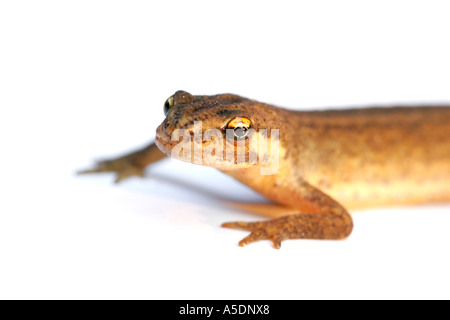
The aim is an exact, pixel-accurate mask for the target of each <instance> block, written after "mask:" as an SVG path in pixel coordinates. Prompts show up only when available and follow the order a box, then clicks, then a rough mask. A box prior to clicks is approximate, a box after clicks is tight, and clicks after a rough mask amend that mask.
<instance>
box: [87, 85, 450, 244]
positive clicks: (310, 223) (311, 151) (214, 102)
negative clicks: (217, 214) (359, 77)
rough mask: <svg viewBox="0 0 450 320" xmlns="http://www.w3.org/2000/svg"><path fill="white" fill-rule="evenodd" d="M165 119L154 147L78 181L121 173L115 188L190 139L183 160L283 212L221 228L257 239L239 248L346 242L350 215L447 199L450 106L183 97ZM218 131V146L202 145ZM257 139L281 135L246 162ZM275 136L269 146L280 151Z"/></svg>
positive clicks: (171, 103) (167, 107)
mask: <svg viewBox="0 0 450 320" xmlns="http://www.w3.org/2000/svg"><path fill="white" fill-rule="evenodd" d="M164 113H165V119H164V121H163V122H162V123H161V124H160V125H159V127H158V128H157V130H156V141H155V142H154V143H151V144H149V145H148V146H146V147H145V148H143V149H141V150H138V151H136V152H133V153H131V154H127V155H125V156H122V157H119V158H116V159H112V160H106V161H101V162H98V163H97V165H96V167H94V168H93V169H90V170H84V171H80V173H96V172H115V173H116V175H117V177H116V182H119V181H122V180H124V179H126V178H128V177H130V176H144V169H145V167H146V166H148V165H150V164H152V163H154V162H156V161H159V160H162V159H164V158H166V157H167V156H172V157H174V154H175V155H177V156H178V155H183V152H184V151H183V150H182V149H183V148H182V149H180V146H179V143H180V139H179V138H180V137H184V138H186V139H189V140H188V141H187V143H185V144H184V147H185V148H184V149H189V148H188V147H189V146H190V147H192V149H195V150H200V152H197V155H193V153H195V152H191V154H188V155H187V157H184V159H182V160H185V161H190V162H193V163H196V164H200V165H207V166H212V167H215V168H217V169H218V170H220V171H222V172H223V173H225V174H227V175H230V176H232V177H233V178H235V179H237V180H238V181H240V182H241V183H243V184H245V185H247V186H248V187H250V188H252V189H254V190H255V191H257V192H258V193H260V194H262V195H263V196H265V197H267V198H268V199H270V200H272V201H273V202H275V203H276V204H277V205H279V207H276V208H275V210H273V208H271V209H270V210H265V209H264V207H262V208H263V209H261V207H257V206H255V208H253V209H255V210H253V209H252V208H251V207H249V208H248V209H249V210H252V211H256V212H258V213H260V214H263V215H265V216H267V217H269V218H271V219H269V220H263V221H259V222H228V223H224V224H223V225H222V226H223V227H226V228H233V229H241V230H246V231H248V232H250V234H249V235H248V236H246V237H245V238H244V239H242V240H241V241H240V242H239V245H240V246H245V245H248V244H250V243H252V242H255V241H259V240H271V241H272V242H273V246H274V248H280V247H281V242H282V241H284V240H287V239H329V240H339V239H345V238H347V237H348V236H349V235H350V234H351V232H352V229H353V222H352V217H351V215H350V214H349V212H348V209H352V208H363V207H373V206H380V205H395V204H397V205H398V204H419V203H429V202H448V201H450V107H448V106H398V107H373V108H364V109H344V110H333V109H330V110H324V111H296V110H288V109H284V108H280V107H276V106H273V105H270V104H266V103H261V102H258V101H255V100H251V99H247V98H244V97H241V96H238V95H233V94H219V95H211V96H206V95H191V94H190V93H188V92H185V91H177V92H176V93H175V94H174V95H172V96H171V97H170V98H168V99H167V100H166V102H165V104H164ZM200 121H201V127H198V126H197V127H196V124H198V123H199V122H200ZM250 129H251V130H250ZM211 130H212V132H213V135H212V136H213V138H211V137H209V138H208V139H205V137H202V135H204V134H205V133H208V132H211ZM274 130H276V131H274ZM196 131H197V132H196ZM177 132H183V134H182V135H179V134H176V133H177ZM186 132H187V134H186ZM250 132H252V133H253V136H254V134H255V133H256V135H257V136H258V137H259V139H261V141H263V140H264V138H263V137H262V135H261V132H264V133H269V132H276V133H277V134H276V135H275V134H274V136H277V138H278V140H277V141H276V143H277V149H276V152H269V151H268V152H265V153H263V154H262V155H261V154H259V153H257V155H256V161H253V162H251V161H249V159H250V156H251V154H252V153H251V152H252V149H251V147H250V145H251V141H250V136H251V135H250V134H249V133H250ZM196 133H199V134H201V135H200V138H195V134H196ZM175 134H176V137H175V138H174V135H175ZM269 137H270V138H271V137H272V136H271V134H267V137H266V138H265V139H266V140H264V141H265V142H266V144H267V145H275V142H273V143H272V142H271V141H272V140H269ZM274 141H275V140H274ZM185 142H186V141H185ZM213 144H214V145H215V147H216V148H211V146H212V145H213ZM253 146H254V144H253ZM217 147H223V148H222V149H221V148H217ZM208 148H209V149H208ZM227 148H228V149H227ZM230 148H231V152H230ZM238 148H243V149H240V150H241V151H242V150H244V155H245V156H244V159H243V160H244V161H239V159H238V154H239V152H238ZM211 150H212V151H211ZM217 150H219V151H217ZM258 150H259V149H258ZM191 151H192V150H191ZM206 151H208V152H206ZM259 151H260V150H259ZM199 155H200V158H199ZM180 157H181V156H180ZM262 158H265V162H264V161H262V160H263V159H262ZM223 159H226V161H224V160H223ZM254 159H255V157H253V160H254ZM240 160H242V158H241V159H240ZM268 163H277V168H276V169H277V170H276V171H275V172H273V173H270V174H262V169H264V168H267V165H268ZM277 208H279V210H278V209H277ZM287 208H288V209H289V210H286V209H287Z"/></svg>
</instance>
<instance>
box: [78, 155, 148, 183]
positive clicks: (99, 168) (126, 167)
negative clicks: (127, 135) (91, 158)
mask: <svg viewBox="0 0 450 320" xmlns="http://www.w3.org/2000/svg"><path fill="white" fill-rule="evenodd" d="M99 172H114V173H116V179H115V181H114V182H115V183H118V182H120V181H122V180H125V179H127V178H129V177H132V176H138V177H144V176H145V174H144V168H142V167H140V166H138V165H135V164H134V163H133V162H132V161H130V159H129V158H126V157H120V158H117V159H112V160H103V161H98V162H97V163H96V164H95V166H94V168H92V169H87V170H80V171H78V172H77V174H89V173H99Z"/></svg>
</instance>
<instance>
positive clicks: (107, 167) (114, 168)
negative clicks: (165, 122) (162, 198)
mask: <svg viewBox="0 0 450 320" xmlns="http://www.w3.org/2000/svg"><path fill="white" fill-rule="evenodd" d="M163 158H166V155H165V154H164V153H162V152H161V150H159V149H158V147H157V146H156V144H155V143H151V144H149V145H148V146H146V147H144V148H142V149H140V150H137V151H135V152H132V153H129V154H126V155H124V156H121V157H118V158H114V159H111V160H103V161H98V162H97V163H96V166H95V167H94V168H92V169H87V170H80V171H78V172H77V173H78V174H87V173H99V172H115V173H116V179H115V182H116V183H118V182H120V181H122V180H124V179H126V178H129V177H132V176H139V177H143V176H144V169H145V167H146V166H148V165H149V164H151V163H153V162H157V161H159V160H161V159H163Z"/></svg>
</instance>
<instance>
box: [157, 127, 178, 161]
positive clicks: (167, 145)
mask: <svg viewBox="0 0 450 320" xmlns="http://www.w3.org/2000/svg"><path fill="white" fill-rule="evenodd" d="M155 143H156V145H157V146H158V148H159V149H160V150H161V151H162V152H164V153H165V154H167V155H170V153H171V152H172V149H173V147H174V146H175V145H176V143H177V141H172V140H171V139H170V137H169V136H168V135H167V134H166V133H165V132H164V130H163V128H162V125H160V126H158V128H157V129H156V139H155Z"/></svg>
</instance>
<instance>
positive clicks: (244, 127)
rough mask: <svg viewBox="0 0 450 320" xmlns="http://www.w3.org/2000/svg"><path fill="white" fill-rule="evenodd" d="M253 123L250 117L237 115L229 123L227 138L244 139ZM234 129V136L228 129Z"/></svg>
mask: <svg viewBox="0 0 450 320" xmlns="http://www.w3.org/2000/svg"><path fill="white" fill-rule="evenodd" d="M251 125H252V123H251V121H250V120H249V119H247V118H243V117H237V118H234V119H233V120H231V121H230V122H229V123H228V125H227V138H229V139H231V140H238V141H241V140H244V139H246V138H247V136H248V134H249V129H250V127H251ZM229 130H230V131H231V130H232V133H233V136H230V135H229V134H228V131H229Z"/></svg>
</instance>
